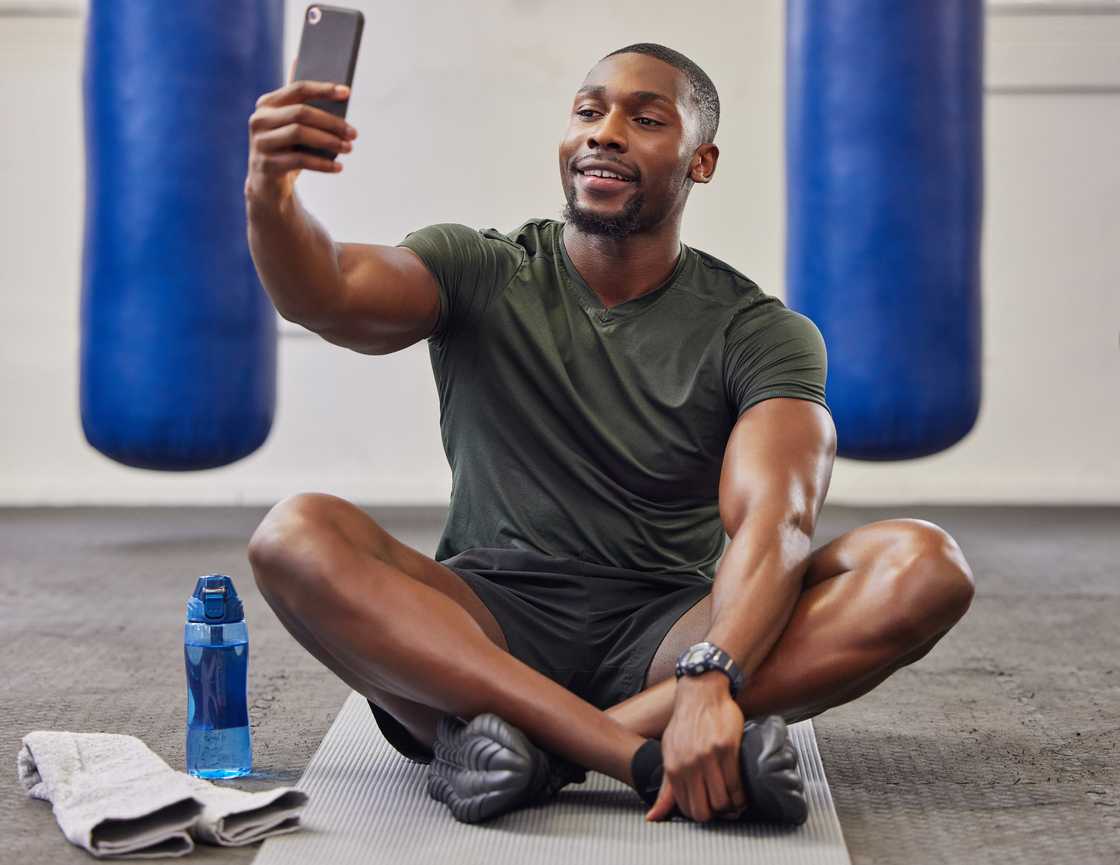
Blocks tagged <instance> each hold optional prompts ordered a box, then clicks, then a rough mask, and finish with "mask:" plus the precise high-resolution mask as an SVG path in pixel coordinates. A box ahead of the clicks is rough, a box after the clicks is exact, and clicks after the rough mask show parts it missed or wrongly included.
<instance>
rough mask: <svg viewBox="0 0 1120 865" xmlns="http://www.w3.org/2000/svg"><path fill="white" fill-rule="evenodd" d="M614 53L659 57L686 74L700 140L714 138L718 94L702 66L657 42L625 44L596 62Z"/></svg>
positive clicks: (705, 142) (703, 142)
mask: <svg viewBox="0 0 1120 865" xmlns="http://www.w3.org/2000/svg"><path fill="white" fill-rule="evenodd" d="M615 54H648V55H650V56H651V57H656V58H657V59H658V60H663V61H665V62H666V63H668V64H669V65H670V66H675V67H676V68H677V69H679V70H680V71H681V72H683V73H684V74H685V76H687V78H688V83H689V85H690V87H691V91H692V103H693V105H694V106H695V107H696V111H697V113H698V114H699V115H700V143H701V144H711V143H712V141H713V140H715V137H716V130H717V129H719V94H718V93H717V92H716V86H715V85H714V84H713V83H712V79H711V78H709V77H708V75H707V73H706V72H704V70H703V69H701V68H700V67H699V66H697V65H696V64H695V63H693V62H692V61H691V60H689V59H688V58H687V57H685V56H684V55H683V54H681V53H680V52H679V51H674V50H673V49H672V48H667V47H666V46H664V45H658V44H657V43H656V42H636V43H634V44H633V45H627V46H626V47H625V48H619V49H618V50H617V51H612V52H611V53H610V54H607V55H605V56H604V57H602V58H601V59H600V61H599V62H602V61H603V60H606V59H607V57H613V56H614V55H615Z"/></svg>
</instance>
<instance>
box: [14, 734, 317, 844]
mask: <svg viewBox="0 0 1120 865" xmlns="http://www.w3.org/2000/svg"><path fill="white" fill-rule="evenodd" d="M16 764H17V769H18V772H19V780H20V783H21V784H22V785H23V787H24V789H25V790H26V791H27V795H28V796H30V797H31V798H33V799H43V800H46V801H48V802H50V803H51V808H52V810H53V811H54V816H55V819H56V820H57V821H58V825H59V828H60V829H62V833H63V834H64V835H65V836H66V838H67V840H69V841H70V842H71V843H72V844H76V845H77V846H79V847H82V848H84V849H86V850H87V851H89V852H90V853H91V854H93V855H94V856H96V857H98V858H145V859H150V858H158V857H170V856H184V855H186V854H187V853H190V852H191V851H192V850H193V849H194V841H201V842H203V843H208V844H218V845H226V846H240V845H243V844H251V843H253V842H254V841H259V840H260V839H262V838H266V837H269V836H271V835H279V834H282V833H285V832H292V831H295V830H296V829H297V828H299V815H300V812H301V811H302V810H303V808H304V806H305V805H306V804H307V794H306V793H304V792H303V791H302V790H296V789H294V788H291V787H277V788H275V789H272V790H267V791H260V792H256V793H250V792H246V791H244V790H237V789H234V788H230V787H218V786H216V785H214V784H212V783H210V782H209V781H206V780H203V779H202V778H195V777H193V776H191V775H188V774H186V773H185V772H176V771H175V770H174V769H172V768H171V767H170V766H168V765H167V763H166V762H164V760H163V759H162V758H161V757H160V756H159V755H158V754H156V753H155V752H154V751H152V750H151V749H150V748H149V747H148V746H147V745H145V744H144V743H143V742H142V741H141V740H140V739H137V738H136V737H135V736H126V735H120V734H116V733H72V732H69V731H65V730H36V731H34V732H31V733H28V734H27V735H26V736H24V737H23V744H22V747H21V748H20V752H19V755H18V757H17V760H16Z"/></svg>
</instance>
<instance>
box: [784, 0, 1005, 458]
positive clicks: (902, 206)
mask: <svg viewBox="0 0 1120 865" xmlns="http://www.w3.org/2000/svg"><path fill="white" fill-rule="evenodd" d="M982 40H983V4H982V2H981V0H936V2H926V0H901V2H900V0H788V4H787V21H786V43H787V44H786V88H787V89H786V186H787V203H788V217H787V218H788V225H787V248H786V272H787V277H788V282H789V289H788V297H787V302H788V305H789V306H790V307H791V308H792V309H796V310H797V311H798V312H801V313H803V314H805V315H807V316H808V317H809V318H811V319H812V320H813V321H814V322H815V323H816V324H817V326H818V327H819V328H820V330H821V333H822V335H823V336H824V338H825V342H826V343H827V346H828V354H829V369H828V402H829V405H830V406H831V408H832V413H833V416H834V418H835V420H836V427H837V435H838V452H839V454H840V455H841V456H845V457H851V458H855V459H865V460H901V459H909V458H913V457H920V456H926V455H928V454H933V453H937V452H938V451H941V450H944V449H945V448H948V447H950V446H951V445H953V444H954V443H955V442H957V441H959V440H960V439H962V438H963V437H964V436H965V435H967V434H968V431H969V430H970V429H972V426H973V424H974V423H975V421H976V416H977V414H978V412H979V408H980V361H981V356H980V346H981V334H980V326H981V317H980V222H981V195H982V167H981V166H982V163H981V131H982V125H981V112H982V103H981V100H982V93H981V85H982V78H981V72H982V62H981V58H982Z"/></svg>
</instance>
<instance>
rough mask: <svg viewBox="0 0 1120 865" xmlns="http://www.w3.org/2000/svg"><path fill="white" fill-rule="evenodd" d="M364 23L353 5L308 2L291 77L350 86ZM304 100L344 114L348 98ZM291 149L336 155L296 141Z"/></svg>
mask: <svg viewBox="0 0 1120 865" xmlns="http://www.w3.org/2000/svg"><path fill="white" fill-rule="evenodd" d="M364 25H365V17H364V16H363V15H362V13H361V12H360V11H358V10H357V9H346V8H344V7H342V6H326V5H324V4H322V3H313V4H312V5H310V6H308V7H307V11H306V12H304V15H303V32H302V33H301V34H300V37H299V54H298V57H297V60H296V71H295V73H294V78H293V79H292V80H293V81H333V82H334V83H335V84H345V85H346V86H347V87H352V86H353V83H354V66H355V65H356V64H357V62H358V44H359V43H360V42H361V41H362V27H363V26H364ZM351 92H353V91H351ZM307 104H308V105H313V106H315V107H316V108H322V109H323V110H324V111H329V112H330V113H331V114H335V115H337V116H339V117H345V116H346V109H347V107H348V106H349V105H350V98H349V97H347V98H346V99H308V100H307ZM295 149H296V150H300V151H302V152H304V153H313V154H315V155H316V156H322V157H323V158H324V159H331V160H333V159H334V158H335V157H336V156H338V154H337V153H334V152H333V151H330V150H324V149H323V148H321V147H308V146H307V145H305V144H297V145H296V146H295Z"/></svg>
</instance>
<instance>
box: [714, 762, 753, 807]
mask: <svg viewBox="0 0 1120 865" xmlns="http://www.w3.org/2000/svg"><path fill="white" fill-rule="evenodd" d="M720 770H721V773H722V775H723V780H724V783H725V784H726V785H727V793H728V795H729V796H730V797H731V808H732V810H735V811H742V810H743V809H744V808H746V807H747V806H748V805H749V804H750V802H748V801H747V791H746V790H745V789H744V788H743V769H742V767H741V766H740V764H739V748H736V749H735V750H734V751H730V752H728V753H727V754H724V755H723V757H722V759H721V760H720Z"/></svg>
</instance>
